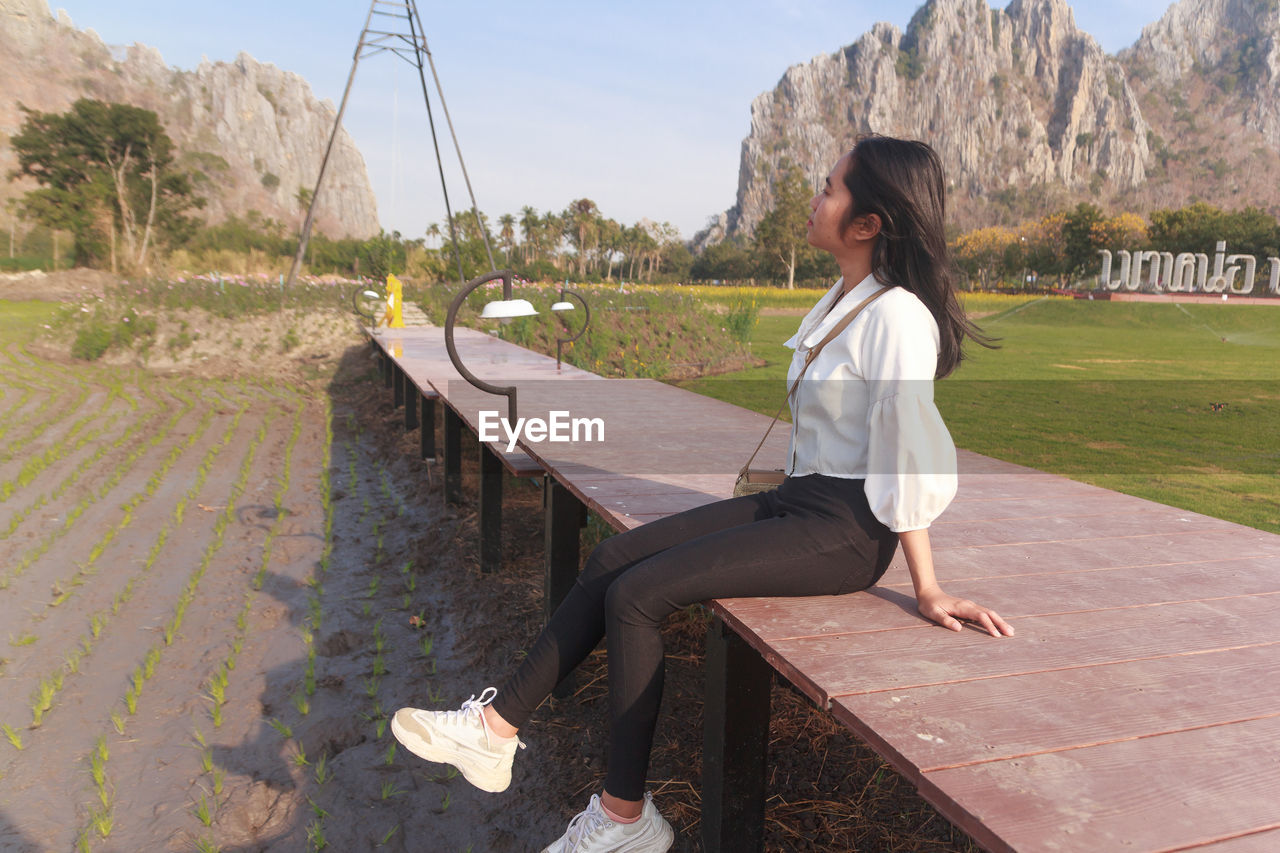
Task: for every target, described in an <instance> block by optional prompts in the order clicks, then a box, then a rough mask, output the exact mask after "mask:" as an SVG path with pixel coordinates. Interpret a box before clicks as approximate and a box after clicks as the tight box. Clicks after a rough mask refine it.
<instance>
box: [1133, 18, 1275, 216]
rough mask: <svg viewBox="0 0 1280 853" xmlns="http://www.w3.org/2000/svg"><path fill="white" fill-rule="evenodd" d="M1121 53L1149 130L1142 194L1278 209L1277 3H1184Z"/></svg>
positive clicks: (1165, 201) (1161, 200)
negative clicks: (1149, 160) (1151, 153)
mask: <svg viewBox="0 0 1280 853" xmlns="http://www.w3.org/2000/svg"><path fill="white" fill-rule="evenodd" d="M1119 59H1120V61H1121V62H1122V63H1123V64H1124V66H1125V68H1126V70H1127V71H1128V74H1129V79H1130V81H1131V82H1132V84H1133V88H1134V90H1135V91H1136V92H1137V94H1138V97H1139V99H1140V102H1141V104H1142V108H1143V112H1144V115H1145V116H1146V117H1147V119H1148V122H1149V123H1150V125H1151V127H1152V137H1151V138H1152V142H1153V147H1154V148H1155V154H1156V161H1157V162H1156V163H1155V166H1154V168H1152V169H1150V170H1149V173H1148V182H1147V185H1146V186H1145V187H1144V193H1143V194H1144V196H1145V197H1147V198H1149V199H1150V200H1151V201H1152V202H1153V203H1159V204H1176V203H1180V200H1183V199H1187V197H1188V196H1191V197H1198V198H1204V199H1207V200H1210V201H1214V202H1217V203H1220V204H1227V205H1230V206H1231V207H1238V206H1242V205H1244V204H1254V205H1258V206H1260V207H1263V208H1267V209H1270V210H1272V211H1273V212H1275V211H1276V210H1277V206H1278V202H1280V193H1278V192H1277V190H1276V187H1278V186H1280V3H1277V2H1276V0H1183V2H1181V3H1177V4H1175V5H1173V6H1171V7H1169V10H1168V11H1167V12H1166V13H1165V14H1164V16H1163V17H1162V18H1161V19H1160V20H1159V21H1156V22H1155V23H1153V24H1150V25H1148V26H1147V27H1146V28H1144V29H1143V31H1142V36H1141V38H1139V39H1138V41H1137V42H1136V43H1135V44H1134V45H1133V46H1132V47H1131V48H1129V49H1127V50H1124V51H1121V53H1120V56H1119Z"/></svg>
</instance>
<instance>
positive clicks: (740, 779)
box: [702, 616, 773, 853]
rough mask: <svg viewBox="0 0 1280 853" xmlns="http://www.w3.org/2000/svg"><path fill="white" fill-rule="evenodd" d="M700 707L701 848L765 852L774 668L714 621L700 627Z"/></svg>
mask: <svg viewBox="0 0 1280 853" xmlns="http://www.w3.org/2000/svg"><path fill="white" fill-rule="evenodd" d="M706 669H707V693H706V704H705V706H704V707H703V746H702V846H703V849H704V850H705V851H707V853H720V851H724V853H744V851H752V850H763V849H764V798H765V779H766V776H765V774H766V771H767V769H768V768H767V765H768V746H769V689H770V686H771V684H772V681H773V670H772V669H771V668H770V666H769V664H768V663H766V662H765V660H764V658H762V657H761V656H760V653H759V652H757V651H756V650H755V649H753V648H751V646H749V645H748V644H747V642H746V641H745V640H743V639H742V638H741V637H739V636H738V635H737V634H736V633H734V632H733V630H732V629H730V628H729V627H728V626H726V625H725V624H724V622H723V621H721V619H720V617H718V616H717V617H716V618H715V619H714V620H713V621H712V623H711V626H710V628H709V629H708V630H707V658H706Z"/></svg>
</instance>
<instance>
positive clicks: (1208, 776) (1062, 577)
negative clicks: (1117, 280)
mask: <svg viewBox="0 0 1280 853" xmlns="http://www.w3.org/2000/svg"><path fill="white" fill-rule="evenodd" d="M459 331H461V330H459ZM402 344H403V346H404V355H403V360H402V363H403V364H404V365H405V368H406V370H408V369H411V367H412V364H413V362H412V361H411V356H410V353H411V352H414V350H413V349H412V347H411V346H410V343H409V341H408V339H407V338H406V339H404V340H403V341H402ZM473 344H474V346H475V347H476V350H475V352H477V353H478V352H480V351H481V350H482V349H483V348H485V347H489V348H491V349H492V353H493V355H494V357H495V359H507V361H506V362H504V363H500V364H499V362H491V369H493V370H494V371H496V372H498V373H503V374H504V375H505V376H506V377H507V378H513V379H514V378H516V377H517V376H519V375H524V376H528V377H532V378H531V379H528V380H526V382H525V383H524V384H522V385H521V389H522V390H521V392H520V394H521V396H520V407H521V408H520V413H521V414H528V415H535V414H538V413H539V412H542V411H545V410H547V408H548V407H561V408H568V409H572V410H574V412H575V413H581V414H584V415H592V414H595V415H600V416H602V417H604V418H605V420H606V425H607V426H606V430H607V432H606V439H607V440H606V441H605V442H603V443H601V444H587V443H576V444H556V445H551V444H533V443H529V442H524V443H522V445H521V447H522V448H523V450H524V452H525V453H526V454H527V455H528V456H529V458H531V459H533V460H534V461H536V462H537V463H538V464H539V465H540V466H542V467H543V468H544V470H546V471H547V472H548V475H549V477H548V481H547V482H548V489H549V497H548V516H547V518H548V562H549V564H552V563H557V562H558V563H560V564H561V565H564V564H565V563H567V562H568V560H569V559H570V557H571V558H572V560H573V563H572V564H573V565H574V566H575V567H576V565H577V552H576V537H577V529H576V526H573V525H566V524H565V523H564V521H563V519H564V518H565V517H567V515H568V514H569V513H571V512H574V511H576V510H574V507H575V506H580V505H582V504H585V505H586V506H589V507H590V508H591V509H592V510H593V511H595V512H597V513H599V514H600V516H601V517H602V518H604V519H605V520H607V521H608V522H609V523H610V524H612V525H613V526H614V527H615V528H616V529H626V528H628V527H631V526H635V525H636V524H640V523H643V522H644V521H646V520H649V519H651V518H656V517H659V516H662V515H665V514H669V513H671V512H676V511H679V510H681V509H684V508H687V507H689V506H695V505H698V504H699V503H704V502H707V501H710V500H716V499H720V498H723V497H727V496H728V495H729V494H730V492H731V489H732V483H733V479H734V473H735V472H736V470H737V467H738V466H739V465H741V463H742V460H743V459H745V457H746V455H747V454H748V453H749V452H750V450H751V448H752V447H753V446H754V444H755V441H757V440H758V438H759V435H760V434H761V433H762V432H763V429H764V427H765V426H766V425H767V423H768V419H767V418H765V417H764V416H762V415H758V414H757V413H754V412H746V411H744V410H742V409H737V408H736V407H733V406H728V405H727V404H724V403H720V402H718V401H715V400H711V399H709V398H703V397H700V396H698V395H694V394H691V393H689V392H684V391H682V390H681V389H677V388H673V387H670V386H666V385H663V384H662V383H657V382H649V381H646V380H604V381H599V380H597V381H595V382H591V381H590V380H589V379H588V378H587V377H580V378H582V379H584V380H586V381H583V382H570V383H564V384H563V385H562V386H561V387H560V388H559V389H553V388H552V387H551V385H550V384H549V383H540V382H537V381H536V380H537V379H539V378H547V377H546V365H545V364H542V365H541V366H539V362H538V359H544V358H545V357H543V356H538V355H536V354H530V355H532V356H534V358H533V359H531V360H528V359H527V357H526V356H515V355H514V354H510V353H508V354H506V355H500V353H502V352H503V347H506V346H509V345H502V346H500V347H499V346H495V344H501V342H500V341H498V342H494V343H487V342H481V341H474V340H473V339H471V338H468V346H472V345H473ZM384 345H385V343H384ZM423 345H424V347H426V348H427V349H429V348H430V345H428V344H423ZM460 348H461V345H460ZM442 349H443V348H442V347H441V351H442ZM517 349H518V348H517ZM430 357H431V356H430V355H429V354H428V353H425V352H424V353H422V354H415V355H413V356H412V358H413V359H417V358H422V359H430ZM465 358H466V363H467V364H468V366H469V367H472V366H473V361H472V359H473V355H472V351H471V350H468V352H467V354H466V355H465ZM494 364H498V365H499V366H497V367H494V366H493V365H494ZM473 369H475V371H476V372H477V373H480V374H481V375H482V376H483V375H485V374H484V372H482V370H481V369H479V365H475V366H474V367H473ZM552 370H554V363H553V362H552ZM522 371H524V373H522ZM486 378H488V377H487V376H486ZM449 393H450V394H451V395H452V396H454V397H456V398H457V399H458V400H460V401H461V400H464V399H466V393H465V392H464V391H462V390H460V389H458V388H454V389H453V390H452V391H450V392H449ZM475 393H476V394H479V393H480V392H475ZM780 393H781V390H780ZM486 396H487V395H481V398H483V397H486ZM478 399H479V398H478ZM487 399H488V401H489V402H488V404H487V405H490V406H493V405H494V404H493V400H494V399H495V398H492V397H488V398H487ZM460 405H463V406H464V407H465V406H470V405H472V403H471V402H467V403H460ZM499 407H500V406H499ZM783 427H785V424H784V425H783ZM610 429H612V430H616V431H615V432H608V430H610ZM776 432H778V430H777V429H775V433H776ZM774 438H775V439H776V440H775V441H771V443H770V446H769V448H767V449H766V451H763V452H762V460H761V461H764V463H765V464H778V465H781V463H782V459H783V455H784V454H785V449H786V432H785V429H784V430H783V432H782V435H781V436H780V437H778V436H775V437H774ZM554 489H559V490H562V491H561V492H559V493H558V494H559V495H560V497H556V496H555V494H552V492H551V491H550V490H554ZM558 500H563V501H565V503H564V504H563V506H562V507H561V508H560V510H559V516H558V517H559V519H560V520H559V521H557V520H556V518H557V516H556V510H555V507H556V506H557V501H558ZM555 524H560V526H561V529H560V533H559V534H558V535H559V536H560V539H558V540H557V539H556V538H555V536H554V535H553V533H552V530H551V528H552V526H553V525H555ZM570 530H571V532H572V539H573V544H572V552H571V553H570V552H569V551H568V550H566V549H568V548H570V546H569V545H568V544H566V543H567V542H568V539H569V531H570ZM930 534H931V539H932V541H933V545H934V549H935V562H936V565H937V572H938V576H939V578H940V580H941V582H942V584H943V586H944V588H946V589H947V590H948V591H949V592H951V593H953V594H957V595H962V596H966V597H971V598H974V599H976V600H980V601H982V602H984V603H986V604H989V605H991V606H993V607H994V608H995V609H996V610H998V611H999V612H1000V613H1001V615H1003V616H1005V617H1006V618H1008V619H1009V620H1010V621H1011V622H1012V623H1013V625H1014V626H1015V628H1016V629H1017V632H1018V633H1017V636H1016V637H1014V638H1006V639H999V640H997V639H993V638H991V637H989V636H987V635H985V634H983V633H981V632H979V631H977V630H973V629H969V630H966V631H963V632H961V633H959V634H957V633H953V632H950V631H946V630H945V629H942V628H940V627H937V626H934V625H932V624H931V623H928V622H926V621H925V620H923V619H922V618H921V617H919V616H918V615H917V614H916V613H915V601H914V598H913V595H912V587H911V583H910V578H909V576H908V574H907V571H906V568H905V564H904V563H903V562H902V559H901V555H900V554H899V556H898V557H897V558H896V559H895V563H894V564H893V565H892V566H891V567H890V570H889V572H888V574H887V575H886V576H885V578H884V579H883V580H882V582H881V583H880V584H879V585H878V586H877V587H875V588H874V589H872V590H869V591H866V592H861V593H855V594H853V595H848V596H841V597H818V598H796V599H728V600H718V601H714V602H711V606H712V608H713V610H714V611H715V612H716V613H717V614H718V616H719V617H720V618H721V619H722V620H723V623H724V625H725V626H727V628H728V629H730V631H731V633H732V635H733V636H728V635H726V636H716V635H715V630H716V629H713V636H712V638H710V641H709V651H708V670H709V672H708V684H709V695H708V705H707V711H706V715H707V720H708V749H707V751H706V753H705V754H704V766H705V768H706V769H707V773H708V776H707V778H706V779H705V780H704V792H703V808H704V812H703V820H704V842H705V844H706V847H707V849H709V850H710V849H723V850H735V851H736V850H742V849H750V847H749V846H747V847H744V846H742V845H744V844H747V845H749V844H750V843H751V842H750V838H751V833H752V832H753V831H754V830H753V829H752V827H751V826H750V820H751V819H752V817H751V815H752V814H754V811H753V809H755V808H756V806H755V805H753V804H756V803H758V804H759V807H760V808H761V809H762V805H763V791H762V789H761V787H760V786H762V785H763V773H759V774H757V773H756V770H757V769H758V770H763V760H764V758H763V755H764V747H765V744H766V743H767V724H768V676H769V671H770V669H772V670H776V671H777V672H779V673H781V674H782V675H784V676H785V677H786V678H788V679H789V680H790V681H792V682H793V683H794V684H796V685H797V686H798V687H799V688H800V689H801V690H803V691H804V692H805V693H806V694H807V695H809V696H810V697H811V698H812V699H813V700H814V701H815V702H816V703H818V704H819V705H820V706H821V707H825V708H828V709H830V711H831V713H832V714H834V715H835V716H836V717H837V718H838V719H840V720H841V721H842V722H843V723H844V724H845V725H847V726H848V727H849V728H850V729H852V730H853V731H854V732H856V733H857V734H858V735H859V736H860V737H862V738H863V739H864V740H865V741H866V742H867V743H869V744H870V745H871V746H872V747H873V748H874V749H875V750H876V751H877V752H879V753H880V754H881V755H883V756H884V757H885V758H886V759H887V760H888V761H890V762H891V763H892V764H893V765H894V766H895V767H896V768H897V769H898V770H899V771H900V772H901V773H903V774H904V775H906V776H907V777H908V778H909V779H911V780H912V781H914V782H915V783H916V784H917V785H918V786H919V788H920V791H921V792H922V794H923V795H924V796H925V797H926V798H927V799H928V800H929V801H930V802H931V803H933V804H934V805H935V806H936V807H937V808H938V809H939V811H940V812H941V813H942V814H943V815H945V816H946V817H947V818H948V819H949V820H951V821H953V822H954V823H955V824H957V825H958V826H960V827H961V828H963V829H964V830H965V831H966V832H968V833H969V834H970V835H972V836H973V837H974V838H975V839H976V840H977V841H978V842H979V843H980V844H981V845H983V846H984V847H985V848H987V849H989V850H993V851H1013V850H1017V851H1041V850H1043V851H1091V852H1092V851H1118V850H1124V851H1175V850H1189V849H1205V850H1211V851H1214V853H1238V852H1240V851H1263V850H1266V851H1274V850H1280V680H1278V679H1277V678H1276V674H1277V673H1280V618H1277V616H1276V615H1275V613H1276V611H1277V609H1278V608H1280V536H1276V535H1272V534H1268V533H1263V532H1260V531H1258V530H1255V529H1253V528H1248V527H1243V526H1241V525H1237V524H1232V523H1229V522H1225V521H1221V520H1218V519H1214V518H1209V517H1206V516H1203V515H1198V514H1196V513H1192V512H1187V511H1184V510H1179V509H1174V508H1171V507H1167V506H1164V505H1161V504H1156V503H1152V502H1150V501H1145V500H1141V499H1139V498H1133V497H1129V496H1126V495H1121V494H1117V493H1115V492H1110V491H1108V490H1105V489H1100V488H1095V487H1092V486H1088V485H1084V484H1081V483H1077V482H1074V481H1071V480H1068V479H1065V478H1061V477H1056V476H1052V475H1048V474H1044V473H1042V472H1038V471H1034V470H1032V469H1028V468H1023V467H1019V466H1016V465H1011V464H1009V463H1005V462H1001V461H998V460H995V459H991V458H988V457H983V456H979V455H977V454H973V453H968V452H965V451H961V453H960V490H959V494H958V496H957V498H956V500H955V501H954V502H953V503H952V505H951V507H950V508H949V509H948V510H947V511H946V513H944V514H943V516H942V517H941V518H939V519H938V520H937V521H936V522H935V523H934V525H933V526H932V527H931V529H930ZM557 543H559V544H557ZM557 549H558V550H557ZM549 578H550V572H549ZM558 582H559V583H563V577H562V578H561V579H560V581H558ZM552 585H553V583H552V581H550V580H549V583H548V588H549V593H552V592H554V590H552V589H551V587H552ZM738 638H741V640H740V641H739V640H738ZM738 642H742V643H745V646H746V647H748V649H749V655H748V656H746V657H744V656H743V654H742V652H741V651H740V650H738V649H737V647H736V646H735V645H734V644H735V643H738ZM754 656H758V658H757V657H754ZM754 659H760V660H763V661H764V662H767V664H768V667H765V668H763V669H761V668H760V667H759V666H757V665H755V664H753V663H752V660H754ZM761 702H763V705H761ZM762 725H763V734H762V731H761V726H762ZM757 777H758V778H757ZM744 815H745V817H743V816H744ZM744 839H745V840H744Z"/></svg>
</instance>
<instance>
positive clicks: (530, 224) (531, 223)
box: [520, 204, 542, 264]
mask: <svg viewBox="0 0 1280 853" xmlns="http://www.w3.org/2000/svg"><path fill="white" fill-rule="evenodd" d="M541 226H542V222H541V220H540V219H539V218H538V211H536V210H534V209H533V208H532V207H530V206H529V205H527V204H526V205H525V206H524V207H522V208H520V236H521V237H522V238H524V240H523V242H522V243H521V248H522V249H523V250H524V262H525V263H526V264H527V263H531V262H532V261H535V260H537V256H538V253H537V248H538V230H539V228H540V227H541ZM531 253H532V255H533V257H530V254H531Z"/></svg>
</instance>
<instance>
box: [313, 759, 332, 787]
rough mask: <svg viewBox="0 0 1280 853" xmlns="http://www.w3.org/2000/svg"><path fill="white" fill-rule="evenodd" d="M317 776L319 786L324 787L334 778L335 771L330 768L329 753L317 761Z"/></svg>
mask: <svg viewBox="0 0 1280 853" xmlns="http://www.w3.org/2000/svg"><path fill="white" fill-rule="evenodd" d="M315 774H316V784H317V785H323V784H324V783H326V782H328V781H329V780H330V779H332V778H333V770H332V769H331V768H330V767H329V755H328V753H321V754H320V757H319V758H317V759H316V767H315Z"/></svg>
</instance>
